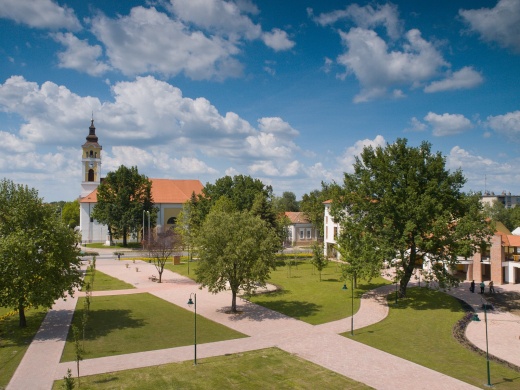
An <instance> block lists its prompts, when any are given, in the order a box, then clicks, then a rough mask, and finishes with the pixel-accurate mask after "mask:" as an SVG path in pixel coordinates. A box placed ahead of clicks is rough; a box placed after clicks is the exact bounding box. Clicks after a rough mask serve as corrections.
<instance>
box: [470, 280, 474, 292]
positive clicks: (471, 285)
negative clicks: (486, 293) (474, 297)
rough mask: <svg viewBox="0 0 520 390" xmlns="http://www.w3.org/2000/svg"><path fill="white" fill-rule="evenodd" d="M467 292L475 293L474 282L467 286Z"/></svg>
mask: <svg viewBox="0 0 520 390" xmlns="http://www.w3.org/2000/svg"><path fill="white" fill-rule="evenodd" d="M469 291H471V292H472V293H474V292H475V281H474V280H472V281H471V284H470V285H469Z"/></svg>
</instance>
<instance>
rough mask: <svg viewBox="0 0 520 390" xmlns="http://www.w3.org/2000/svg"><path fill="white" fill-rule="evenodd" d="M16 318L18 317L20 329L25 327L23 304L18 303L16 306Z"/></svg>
mask: <svg viewBox="0 0 520 390" xmlns="http://www.w3.org/2000/svg"><path fill="white" fill-rule="evenodd" d="M18 316H19V319H20V320H19V325H20V328H25V327H27V319H26V318H25V307H24V306H23V303H22V302H20V303H19V304H18Z"/></svg>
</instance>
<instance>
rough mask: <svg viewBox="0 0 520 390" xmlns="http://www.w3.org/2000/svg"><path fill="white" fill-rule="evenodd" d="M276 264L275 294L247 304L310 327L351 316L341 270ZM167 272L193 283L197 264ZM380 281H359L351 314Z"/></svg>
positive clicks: (301, 262) (298, 262)
mask: <svg viewBox="0 0 520 390" xmlns="http://www.w3.org/2000/svg"><path fill="white" fill-rule="evenodd" d="M288 263H289V262H288V261H278V266H277V268H276V270H275V271H272V272H271V276H270V280H269V283H272V284H274V285H276V286H278V288H279V290H278V291H276V292H272V293H267V294H258V295H254V296H252V297H249V299H250V300H251V302H254V303H256V304H258V305H261V306H264V307H267V308H269V309H272V310H275V311H278V312H280V313H283V314H285V315H288V316H290V317H293V318H297V319H299V320H302V321H305V322H307V323H309V324H312V325H317V324H323V323H325V322H330V321H336V320H339V319H342V318H345V317H348V316H350V315H351V314H352V304H351V290H350V289H351V288H352V286H351V283H350V280H349V281H347V283H346V284H347V287H348V290H347V291H345V290H342V286H343V284H344V283H343V281H342V280H341V268H340V265H339V264H337V263H333V262H330V263H329V265H328V266H327V267H326V268H325V269H324V270H323V271H322V273H321V282H320V277H319V274H318V272H317V271H316V270H315V269H314V267H313V266H312V264H311V263H310V262H309V260H302V259H297V260H295V261H294V260H292V261H291V264H292V265H291V266H289V265H288ZM165 268H167V269H169V270H171V271H173V272H177V273H179V274H181V275H184V276H189V277H191V278H192V279H195V270H196V268H197V263H196V262H192V263H190V274H189V275H188V266H187V263H181V264H180V265H173V264H167V265H166V267H165ZM388 283H389V282H388V281H387V280H385V279H383V278H376V279H372V281H371V282H367V281H363V280H359V281H358V286H357V288H356V289H354V312H356V311H357V310H358V309H359V298H360V297H361V295H363V294H364V293H365V292H367V291H368V290H372V289H374V288H376V287H379V286H382V285H384V284H388Z"/></svg>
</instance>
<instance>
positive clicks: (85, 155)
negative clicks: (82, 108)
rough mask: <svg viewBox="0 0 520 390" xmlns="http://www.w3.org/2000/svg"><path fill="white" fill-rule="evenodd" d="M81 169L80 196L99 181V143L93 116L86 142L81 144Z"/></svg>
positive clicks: (93, 188) (89, 190)
mask: <svg viewBox="0 0 520 390" xmlns="http://www.w3.org/2000/svg"><path fill="white" fill-rule="evenodd" d="M81 149H82V158H81V167H82V168H81V169H82V178H83V179H82V181H81V197H82V198H83V197H85V196H87V195H88V194H90V193H91V192H92V191H94V190H95V189H96V188H97V187H98V186H99V184H100V183H101V149H103V148H102V147H101V145H100V144H99V143H98V137H97V135H96V128H95V127H94V118H92V120H91V122H90V127H89V134H88V136H87V142H85V143H84V144H83V146H82V147H81Z"/></svg>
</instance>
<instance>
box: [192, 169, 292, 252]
mask: <svg viewBox="0 0 520 390" xmlns="http://www.w3.org/2000/svg"><path fill="white" fill-rule="evenodd" d="M215 207H217V208H219V209H221V210H226V211H231V210H233V211H251V212H252V213H253V215H257V216H259V217H260V218H261V219H262V220H264V221H266V222H267V223H268V224H269V226H271V227H272V228H273V229H274V230H275V231H276V233H277V234H278V237H279V241H280V247H281V246H282V244H283V239H284V235H285V230H284V223H285V220H284V219H283V218H282V217H283V215H277V214H276V212H275V210H274V208H273V189H272V188H271V186H265V185H264V184H263V183H262V182H261V181H260V180H258V179H253V178H252V177H251V176H243V175H237V176H234V177H233V178H231V177H230V176H225V177H222V178H220V179H218V180H217V181H216V182H215V184H210V183H207V184H206V187H204V189H203V190H202V194H200V195H199V199H198V202H197V215H198V218H199V223H201V224H202V223H203V222H204V219H205V218H206V216H207V215H208V214H209V213H210V211H213V210H214V208H215Z"/></svg>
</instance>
